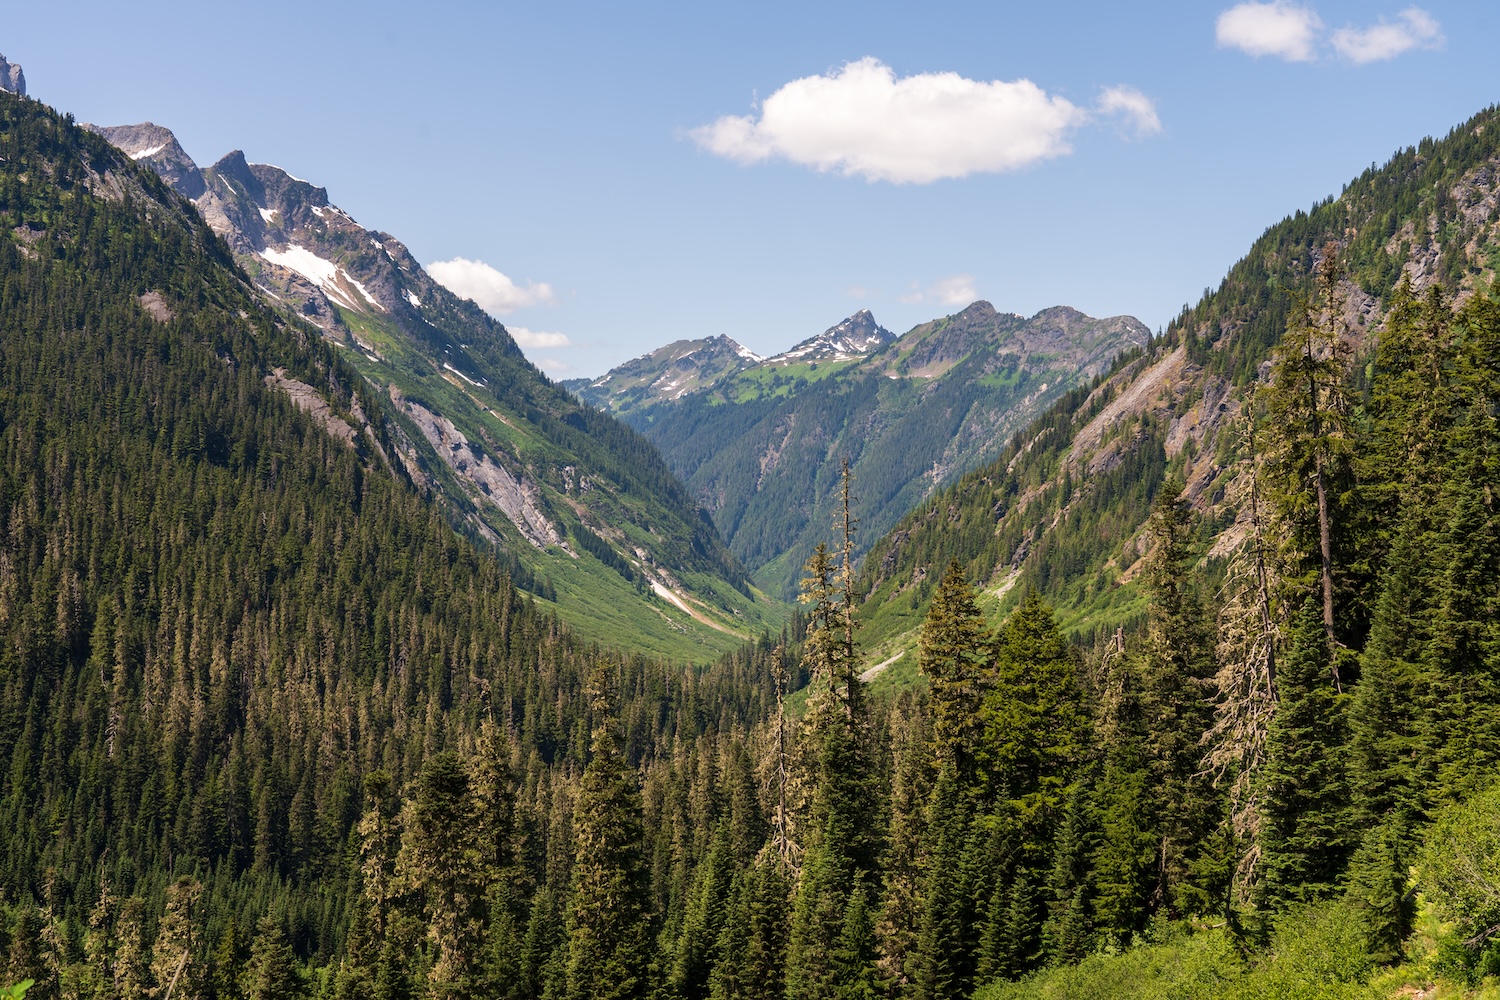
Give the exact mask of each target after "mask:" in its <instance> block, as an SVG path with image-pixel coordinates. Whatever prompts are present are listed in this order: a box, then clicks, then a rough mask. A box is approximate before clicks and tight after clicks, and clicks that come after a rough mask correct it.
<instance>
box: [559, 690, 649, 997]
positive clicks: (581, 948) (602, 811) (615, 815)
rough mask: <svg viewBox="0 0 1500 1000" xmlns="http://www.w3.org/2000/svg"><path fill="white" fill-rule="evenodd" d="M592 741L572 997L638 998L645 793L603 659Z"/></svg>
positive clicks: (643, 941)
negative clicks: (619, 732)
mask: <svg viewBox="0 0 1500 1000" xmlns="http://www.w3.org/2000/svg"><path fill="white" fill-rule="evenodd" d="M590 697H591V702H592V715H593V739H592V746H591V756H590V759H589V763H588V766H587V767H586V768H585V769H584V772H583V778H582V780H581V782H580V783H579V788H578V804H577V808H576V810H575V812H574V829H573V832H574V842H575V844H576V845H577V847H576V851H577V853H576V855H575V858H574V865H573V887H572V899H571V902H570V904H569V908H568V964H567V990H568V994H567V995H568V1000H637V998H642V997H645V996H647V995H648V994H649V992H650V988H651V983H650V981H649V978H648V963H649V960H650V950H649V944H648V942H649V941H650V940H651V938H650V920H651V914H650V911H649V908H648V883H647V879H646V859H645V850H644V832H643V830H642V826H641V810H642V805H641V793H640V788H639V786H638V784H637V782H636V779H635V775H634V774H633V773H631V771H630V768H629V766H628V765H627V764H626V762H625V758H624V757H623V756H622V755H621V753H620V746H619V742H618V740H617V738H616V736H615V728H614V727H615V721H614V705H613V701H612V699H611V697H610V694H609V681H608V676H607V674H606V673H605V668H604V666H603V665H602V664H601V665H599V666H597V667H596V668H595V669H594V672H593V674H592V676H591V678H590Z"/></svg>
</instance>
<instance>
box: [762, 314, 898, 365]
mask: <svg viewBox="0 0 1500 1000" xmlns="http://www.w3.org/2000/svg"><path fill="white" fill-rule="evenodd" d="M895 339H896V335H895V334H894V333H892V332H891V331H889V330H887V329H886V328H885V327H883V326H881V325H880V324H879V323H877V322H875V317H874V315H873V314H872V313H871V312H870V310H868V309H861V310H860V311H859V312H857V313H855V314H854V315H853V316H850V317H849V318H848V319H846V320H844V321H843V322H842V323H839V324H838V325H836V326H831V327H829V328H828V329H826V330H824V331H823V332H822V333H820V334H818V335H817V336H816V337H809V338H808V339H807V340H804V341H802V342H801V343H800V344H797V345H796V346H794V347H793V348H792V349H791V350H789V351H786V352H785V353H783V354H778V355H776V356H775V357H773V358H770V359H769V360H768V361H767V364H779V365H789V364H800V363H805V362H809V361H849V360H852V359H854V358H862V357H864V356H865V355H867V354H869V353H871V352H872V351H876V350H879V349H880V348H882V347H884V346H885V345H886V344H889V343H890V342H891V341H893V340H895Z"/></svg>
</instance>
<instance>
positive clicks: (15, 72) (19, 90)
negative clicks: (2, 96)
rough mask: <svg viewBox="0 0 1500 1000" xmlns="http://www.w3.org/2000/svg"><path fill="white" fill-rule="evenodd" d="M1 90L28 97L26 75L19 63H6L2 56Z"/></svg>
mask: <svg viewBox="0 0 1500 1000" xmlns="http://www.w3.org/2000/svg"><path fill="white" fill-rule="evenodd" d="M0 90H8V91H10V92H11V93H12V94H20V95H21V96H22V97H25V96H26V74H25V73H22V72H21V67H20V65H19V64H18V63H13V62H6V61H5V57H4V56H0Z"/></svg>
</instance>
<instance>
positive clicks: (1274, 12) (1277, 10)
mask: <svg viewBox="0 0 1500 1000" xmlns="http://www.w3.org/2000/svg"><path fill="white" fill-rule="evenodd" d="M1322 27H1323V22H1322V21H1321V20H1320V19H1319V18H1318V15H1317V14H1316V13H1315V12H1314V11H1313V10H1312V9H1311V8H1309V7H1298V6H1296V5H1295V4H1292V3H1289V2H1287V0H1272V2H1271V3H1255V2H1253V0H1252V2H1249V3H1242V4H1237V5H1235V6H1233V7H1231V8H1229V9H1228V10H1226V11H1224V13H1222V14H1220V15H1219V20H1218V22H1217V23H1216V24H1215V30H1214V34H1215V37H1216V38H1217V39H1218V42H1219V45H1220V46H1222V47H1224V48H1233V49H1242V50H1243V51H1245V52H1248V53H1250V54H1251V55H1252V56H1280V57H1281V58H1283V59H1286V60H1289V61H1291V62H1308V61H1310V60H1312V58H1313V56H1314V55H1315V53H1316V45H1317V36H1318V32H1319V30H1320V29H1321V28H1322Z"/></svg>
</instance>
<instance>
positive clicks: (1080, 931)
mask: <svg viewBox="0 0 1500 1000" xmlns="http://www.w3.org/2000/svg"><path fill="white" fill-rule="evenodd" d="M1097 843H1098V832H1097V829H1096V826H1095V818H1094V816H1093V814H1092V809H1091V802H1090V799H1089V794H1088V789H1087V788H1086V786H1085V784H1084V783H1083V782H1078V783H1075V784H1074V785H1073V787H1072V789H1071V790H1070V792H1069V795H1068V801H1067V804H1066V806H1065V808H1064V812H1063V816H1062V825H1061V827H1060V828H1059V829H1058V832H1057V842H1056V844H1055V846H1054V848H1053V861H1052V870H1051V872H1050V873H1049V874H1048V878H1047V891H1046V908H1047V916H1046V920H1045V922H1044V923H1043V925H1042V947H1043V951H1044V953H1045V954H1046V956H1047V957H1048V958H1049V959H1050V960H1051V961H1053V962H1056V963H1064V964H1066V963H1074V962H1079V961H1082V960H1083V958H1084V957H1085V956H1086V955H1088V953H1089V952H1090V950H1091V949H1092V944H1093V938H1094V914H1093V904H1094V886H1093V870H1092V868H1091V867H1090V865H1089V860H1090V857H1091V856H1092V854H1093V852H1094V850H1095V848H1096V845H1097Z"/></svg>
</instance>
